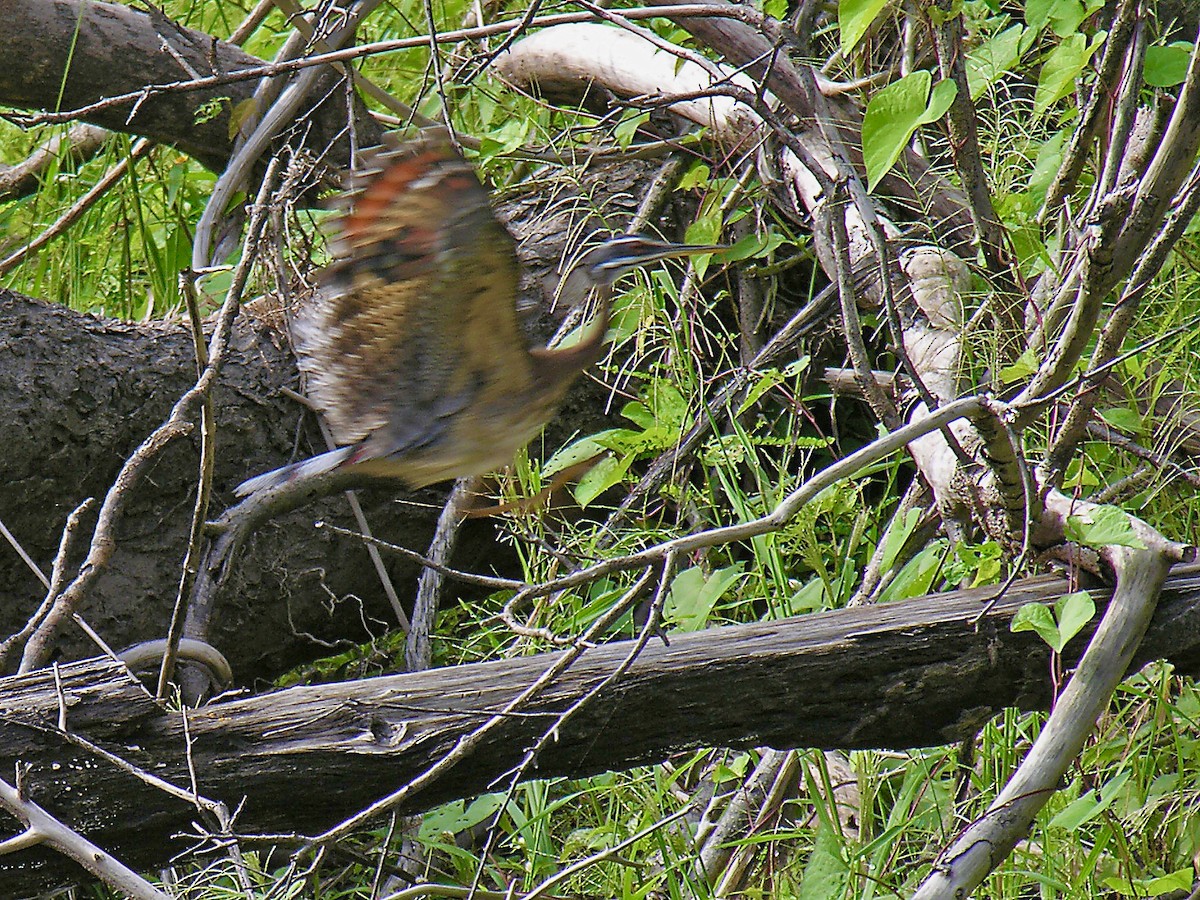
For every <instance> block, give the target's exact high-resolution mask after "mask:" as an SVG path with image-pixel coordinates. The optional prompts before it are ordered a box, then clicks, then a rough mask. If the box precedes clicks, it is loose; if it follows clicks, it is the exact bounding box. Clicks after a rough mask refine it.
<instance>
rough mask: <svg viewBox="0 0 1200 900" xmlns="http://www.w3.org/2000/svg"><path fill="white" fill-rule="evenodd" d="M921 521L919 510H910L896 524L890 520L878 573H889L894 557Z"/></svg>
mask: <svg viewBox="0 0 1200 900" xmlns="http://www.w3.org/2000/svg"><path fill="white" fill-rule="evenodd" d="M920 521H921V510H919V509H916V508H914V509H910V510H909V511H908V512H907V513H905V514H904V519H903V520H902V521H899V522H897V521H896V520H895V519H893V520H892V527H891V528H889V529H888V533H887V536H886V537H885V538H884V543H883V560H882V562H881V564H880V566H879V571H880V572H890V571H891V570H892V564H893V563H895V562H896V557H897V556H899V555H900V550H901V549H902V548H903V547H904V542H905V541H907V540H908V537H909V535H911V534H912V533H913V529H915V528H916V527H917V524H918V523H919V522H920Z"/></svg>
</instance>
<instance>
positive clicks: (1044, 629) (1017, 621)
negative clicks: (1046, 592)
mask: <svg viewBox="0 0 1200 900" xmlns="http://www.w3.org/2000/svg"><path fill="white" fill-rule="evenodd" d="M1009 630H1010V631H1012V632H1013V633H1014V634H1016V633H1017V632H1020V631H1034V632H1037V635H1038V636H1039V637H1040V638H1041V639H1042V640H1043V641H1045V642H1046V643H1047V644H1049V645H1050V648H1051V649H1052V650H1055V651H1058V650H1059V649H1060V646H1059V639H1058V638H1059V635H1058V626H1057V625H1056V624H1054V614H1053V613H1052V612H1050V609H1049V608H1048V607H1047V606H1045V605H1043V604H1041V603H1026V604H1025V605H1024V606H1022V607H1021V608H1020V609H1018V610H1017V614H1016V615H1015V616H1013V620H1012V624H1011V625H1009Z"/></svg>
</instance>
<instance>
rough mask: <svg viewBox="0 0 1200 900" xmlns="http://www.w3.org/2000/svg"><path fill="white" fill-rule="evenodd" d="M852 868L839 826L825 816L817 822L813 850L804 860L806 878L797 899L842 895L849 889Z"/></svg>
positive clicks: (809, 899)
mask: <svg viewBox="0 0 1200 900" xmlns="http://www.w3.org/2000/svg"><path fill="white" fill-rule="evenodd" d="M848 875H849V868H848V867H847V865H846V860H845V859H844V858H843V857H842V840H841V838H840V837H839V836H838V833H837V829H836V828H834V827H833V826H832V825H831V824H830V823H828V822H826V821H825V820H824V818H822V819H820V820H819V822H818V825H817V834H816V838H815V839H814V841H813V848H812V852H811V853H809V855H808V860H807V861H806V862H805V863H804V880H803V881H802V882H800V890H799V891H798V892H797V894H796V898H797V900H828V898H830V897H841V896H842V895H843V894H844V893H845V890H846V879H847V877H848Z"/></svg>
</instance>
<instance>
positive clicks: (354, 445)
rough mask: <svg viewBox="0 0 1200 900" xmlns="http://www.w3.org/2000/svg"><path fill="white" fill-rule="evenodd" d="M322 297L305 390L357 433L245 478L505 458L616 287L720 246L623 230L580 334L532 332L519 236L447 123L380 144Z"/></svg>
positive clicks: (389, 471) (588, 276) (433, 478)
mask: <svg viewBox="0 0 1200 900" xmlns="http://www.w3.org/2000/svg"><path fill="white" fill-rule="evenodd" d="M341 205H342V211H341V214H340V215H339V217H338V218H337V220H336V221H335V225H334V228H335V236H334V238H333V241H332V243H331V249H332V252H333V254H334V256H335V261H334V262H333V263H332V264H331V265H330V266H329V267H328V268H327V269H326V270H325V272H324V273H323V275H322V286H321V291H320V294H319V297H318V298H317V302H316V303H315V304H314V306H313V307H312V309H311V310H310V311H309V312H308V313H306V314H305V315H304V316H302V317H301V318H300V320H299V321H298V323H297V327H296V330H295V336H296V350H297V355H298V357H299V360H300V367H301V369H303V371H304V372H305V373H307V375H308V386H309V393H310V395H311V397H312V399H313V400H314V402H315V403H316V405H317V406H318V408H319V409H320V410H321V411H322V412H323V413H324V414H325V416H326V418H327V420H328V422H329V425H330V428H331V429H332V431H333V435H334V439H335V440H336V442H337V443H339V444H349V445H351V446H348V447H343V448H341V449H339V450H334V451H332V452H330V453H325V454H322V455H321V456H318V457H315V458H313V459H310V460H306V461H304V462H301V463H297V464H295V465H292V466H287V467H285V468H282V469H278V470H275V471H273V472H268V473H266V474H265V475H260V476H258V477H257V478H252V479H250V480H249V481H247V482H245V483H244V484H243V485H241V486H240V487H239V488H238V493H239V494H248V493H251V492H253V491H258V490H263V489H269V488H273V487H276V486H278V485H281V484H286V483H288V482H290V481H294V480H296V479H298V478H305V477H309V476H313V475H318V474H321V473H324V472H328V471H332V470H334V469H344V468H347V467H350V466H353V467H355V469H356V470H357V471H359V472H361V473H362V474H363V475H378V476H388V477H395V478H399V479H401V480H403V481H404V482H406V483H407V484H408V485H409V486H411V487H420V486H422V485H426V484H432V483H434V482H437V481H443V480H446V479H450V478H456V477H460V476H463V475H473V474H479V473H482V472H486V471H489V470H491V469H494V468H497V467H499V466H502V465H504V464H506V463H507V462H509V461H510V460H511V459H512V456H513V454H514V453H515V452H516V451H517V450H518V449H519V448H521V447H523V446H524V445H525V444H526V443H527V442H528V441H529V440H530V438H532V437H533V436H534V435H535V434H537V432H538V431H539V430H540V429H541V427H542V426H543V425H544V424H545V423H546V421H547V420H548V419H549V418H550V416H551V415H553V413H554V411H555V409H556V408H557V407H558V404H559V403H560V402H561V400H562V398H563V395H564V394H565V393H566V391H567V389H568V387H570V384H571V382H572V381H573V380H574V378H575V376H576V375H578V373H579V371H580V370H581V369H582V368H583V367H585V366H587V365H589V364H591V363H592V362H594V361H595V359H596V358H598V356H599V352H600V348H601V345H602V342H603V337H604V332H605V330H606V327H607V321H608V308H607V300H608V293H609V290H608V289H609V287H610V286H611V284H612V282H613V281H614V280H616V278H618V277H620V275H622V274H623V273H625V272H627V271H629V270H630V269H632V268H634V267H635V266H637V265H639V264H641V263H643V262H648V261H650V260H652V259H661V258H665V257H668V256H679V255H683V254H688V253H695V252H701V251H707V250H712V249H714V248H711V247H708V248H700V247H685V246H681V245H675V244H666V243H663V242H659V241H654V240H650V239H646V238H641V237H636V236H627V237H622V238H618V239H616V240H614V241H610V242H608V243H606V244H603V245H601V246H600V247H597V248H594V249H593V250H591V251H589V253H587V254H585V255H584V257H583V259H582V260H581V261H580V263H578V264H577V265H576V267H575V268H574V269H573V270H572V272H571V273H570V274H569V275H568V277H567V281H566V282H565V284H564V287H565V288H566V291H565V293H569V294H573V295H574V296H570V297H568V298H567V299H568V300H569V301H572V302H576V301H581V300H583V299H586V296H587V294H589V293H591V292H593V291H599V292H600V294H601V297H600V299H601V310H600V311H599V312H598V313H597V315H596V316H595V318H594V319H593V321H592V323H591V324H590V326H589V327H588V328H587V329H586V332H585V334H584V336H583V338H582V340H580V341H579V342H578V343H577V344H576V345H574V346H573V347H570V348H567V349H562V350H549V349H534V350H530V349H529V348H528V347H527V346H526V342H525V338H524V335H523V334H522V332H521V330H520V328H519V325H518V321H517V311H516V298H517V284H518V278H519V271H518V266H517V258H516V252H515V247H514V244H513V240H512V238H511V236H510V235H509V234H508V232H507V231H506V230H505V229H504V227H503V226H502V225H501V224H500V223H499V222H498V221H497V220H496V218H495V216H494V215H493V213H492V211H491V208H490V206H489V205H488V197H487V192H486V191H485V190H484V188H483V186H482V185H481V184H480V183H479V180H478V178H477V177H476V175H475V173H474V171H472V169H471V167H470V166H469V165H468V164H467V162H466V161H465V160H464V159H463V158H462V157H461V156H460V155H459V154H458V153H457V152H456V151H455V149H454V147H453V145H452V144H451V142H450V139H449V136H448V135H447V134H446V132H445V131H444V130H441V129H428V130H426V131H424V132H422V133H421V134H420V136H419V137H417V138H416V139H414V140H410V141H407V142H404V143H399V144H395V145H393V146H390V147H387V148H381V149H377V150H374V151H370V152H369V153H368V154H366V155H365V156H364V159H363V168H362V171H361V172H359V173H358V174H356V175H355V177H354V182H353V183H352V185H351V190H350V191H349V192H348V193H347V194H346V195H345V197H344V198H343V199H342V201H341Z"/></svg>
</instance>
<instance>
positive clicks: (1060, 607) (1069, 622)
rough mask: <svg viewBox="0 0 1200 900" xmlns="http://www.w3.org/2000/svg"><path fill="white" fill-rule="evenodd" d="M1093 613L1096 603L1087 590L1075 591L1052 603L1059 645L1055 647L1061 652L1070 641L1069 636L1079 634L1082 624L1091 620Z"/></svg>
mask: <svg viewBox="0 0 1200 900" xmlns="http://www.w3.org/2000/svg"><path fill="white" fill-rule="evenodd" d="M1095 614H1096V603H1095V601H1093V600H1092V595H1091V594H1089V593H1088V592H1087V591H1075V592H1073V593H1070V594H1064V595H1063V596H1062V597H1059V598H1058V602H1056V603H1055V604H1054V616H1055V618H1057V619H1058V639H1059V643H1060V646H1058V647H1056V648H1055V649H1056V650H1058V651H1059V652H1060V653H1061V652H1062V650H1063V648H1064V647H1066V646H1067V644H1068V643H1070V641H1071V638H1073V637H1075V635H1077V634H1079V632H1080V630H1081V629H1082V628H1083V626H1085V625H1086V624H1087V623H1088V622H1090V621H1092V616H1094V615H1095Z"/></svg>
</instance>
